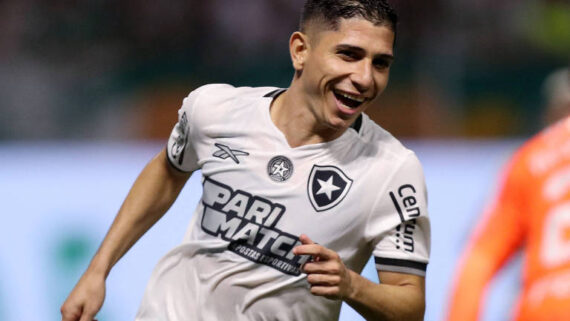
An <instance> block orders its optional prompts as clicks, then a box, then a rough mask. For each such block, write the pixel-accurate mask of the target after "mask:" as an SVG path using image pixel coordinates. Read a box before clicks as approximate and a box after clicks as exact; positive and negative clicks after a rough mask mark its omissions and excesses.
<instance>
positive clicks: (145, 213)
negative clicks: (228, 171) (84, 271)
mask: <svg viewBox="0 0 570 321" xmlns="http://www.w3.org/2000/svg"><path fill="white" fill-rule="evenodd" d="M189 177H190V174H185V173H179V172H176V171H175V170H174V169H173V168H172V167H170V165H169V164H168V163H167V160H166V152H165V151H164V150H163V151H161V152H160V153H159V154H158V155H157V156H155V157H154V158H153V159H152V160H151V161H150V162H149V163H148V164H147V166H146V167H145V168H144V169H143V171H142V172H141V173H140V175H139V176H138V178H137V179H136V181H135V183H134V184H133V186H132V188H131V190H130V191H129V194H128V195H127V197H126V199H125V201H124V202H123V205H122V206H121V208H120V210H119V212H118V214H117V216H116V217H115V220H114V221H113V224H112V225H111V227H110V229H109V231H108V232H107V235H106V236H105V239H104V240H103V242H102V244H101V246H100V247H99V250H98V251H97V253H96V254H95V256H94V257H93V260H92V261H91V264H90V266H89V270H90V271H92V272H97V273H103V274H104V275H105V276H107V275H108V274H109V272H110V270H111V268H112V267H113V266H114V265H115V263H116V262H117V261H118V260H119V259H120V258H121V257H122V256H123V255H124V254H125V253H126V252H127V251H128V250H129V249H130V248H131V246H132V245H133V244H134V243H135V242H136V241H137V240H138V239H139V238H140V237H141V236H142V235H143V234H144V233H145V232H146V231H147V230H148V229H149V228H150V227H151V226H152V225H154V223H156V222H157V221H158V220H159V219H160V218H161V217H162V216H163V215H164V213H166V211H167V210H168V209H169V208H170V206H171V205H172V203H173V202H174V201H175V200H176V198H177V196H178V194H179V193H180V190H181V189H182V187H183V186H184V184H185V183H186V181H187V180H188V178H189Z"/></svg>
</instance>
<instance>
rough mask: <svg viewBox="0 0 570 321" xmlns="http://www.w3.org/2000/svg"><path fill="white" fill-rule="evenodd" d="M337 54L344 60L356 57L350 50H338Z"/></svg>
mask: <svg viewBox="0 0 570 321" xmlns="http://www.w3.org/2000/svg"><path fill="white" fill-rule="evenodd" d="M338 55H339V56H341V57H342V58H344V59H346V60H356V59H358V57H357V55H356V54H355V53H354V52H352V51H347V50H341V51H339V52H338Z"/></svg>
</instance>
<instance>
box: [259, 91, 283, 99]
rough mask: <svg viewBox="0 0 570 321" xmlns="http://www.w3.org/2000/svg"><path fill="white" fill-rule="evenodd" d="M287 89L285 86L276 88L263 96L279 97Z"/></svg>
mask: <svg viewBox="0 0 570 321" xmlns="http://www.w3.org/2000/svg"><path fill="white" fill-rule="evenodd" d="M286 90H287V89H284V88H279V89H275V90H273V91H270V92H268V93H267V94H265V95H264V96H263V97H264V98H273V99H275V98H277V96H279V95H281V94H282V93H284V92H285V91H286Z"/></svg>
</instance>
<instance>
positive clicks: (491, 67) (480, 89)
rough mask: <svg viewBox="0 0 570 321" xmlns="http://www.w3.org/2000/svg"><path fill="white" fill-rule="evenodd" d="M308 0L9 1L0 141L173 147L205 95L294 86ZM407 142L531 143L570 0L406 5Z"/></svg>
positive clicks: (0, 63) (401, 52) (568, 42)
mask: <svg viewBox="0 0 570 321" xmlns="http://www.w3.org/2000/svg"><path fill="white" fill-rule="evenodd" d="M303 2H304V1H303V0H239V1H236V0H209V1H197V0H172V1H168V2H160V1H142V0H120V1H116V0H115V1H111V0H75V1H61V0H59V1H58V0H42V1H40V0H4V1H2V2H0V115H2V116H1V117H0V140H3V141H9V140H46V139H48V140H54V139H66V140H67V139H69V140H76V139H79V140H81V139H95V140H127V139H163V138H165V137H167V136H168V133H169V131H170V129H171V126H172V125H173V124H174V122H175V120H176V117H177V114H176V110H177V109H178V108H179V106H180V104H181V101H182V98H183V97H184V96H186V95H187V93H188V92H189V91H190V90H192V89H194V88H196V87H197V86H200V85H202V84H205V83H210V82H224V83H230V84H233V85H248V86H257V85H272V86H282V87H286V86H287V85H288V84H289V82H290V80H291V77H292V68H291V67H290V61H289V57H288V49H287V44H288V37H289V35H290V34H291V33H292V32H293V31H294V30H296V28H297V22H298V16H299V12H300V8H301V6H302V3H303ZM392 3H393V4H394V5H395V6H396V7H397V9H398V12H399V15H400V25H399V29H398V36H397V37H398V38H397V45H396V46H397V48H396V57H397V58H396V62H395V64H394V66H393V69H392V74H391V83H390V85H389V87H388V90H387V92H386V93H385V97H384V98H385V99H383V100H382V101H381V103H380V106H377V108H374V109H370V111H369V112H368V113H369V114H370V115H371V116H372V117H373V118H374V119H376V120H377V122H378V123H380V124H381V125H382V126H384V127H385V128H387V129H388V130H390V131H392V132H393V133H394V134H396V135H398V136H400V137H410V138H415V137H419V138H438V137H505V136H528V135H530V134H533V133H534V132H536V131H537V130H538V129H539V128H541V127H542V125H543V121H542V117H543V105H542V101H543V100H542V97H541V91H540V88H541V84H542V82H543V80H544V79H545V77H546V76H547V75H548V74H549V73H550V72H551V71H553V70H555V69H557V68H560V67H564V66H567V65H568V64H569V61H570V60H569V59H570V58H569V57H570V2H568V1H566V0H502V1H492V0H479V1H472V0H423V1H412V0H392Z"/></svg>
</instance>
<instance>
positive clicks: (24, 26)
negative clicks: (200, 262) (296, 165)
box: [0, 0, 570, 321]
mask: <svg viewBox="0 0 570 321" xmlns="http://www.w3.org/2000/svg"><path fill="white" fill-rule="evenodd" d="M391 2H392V3H394V4H395V6H396V7H397V8H398V11H399V13H400V26H399V30H398V39H397V50H396V55H397V59H396V62H395V64H394V66H393V68H392V74H391V82H390V85H389V87H388V89H387V91H386V93H385V94H384V100H383V101H382V103H381V105H380V106H377V108H374V109H370V110H369V112H368V113H369V114H370V115H371V116H372V117H373V118H374V119H375V120H376V121H377V122H378V123H379V124H381V125H382V126H383V127H384V128H386V129H388V130H389V131H391V132H392V133H393V134H394V135H395V136H397V137H399V138H401V139H403V140H404V142H405V143H406V144H407V145H409V146H410V147H412V148H413V149H415V150H416V151H417V154H418V156H419V158H420V159H421V160H422V162H423V163H424V166H425V172H426V178H427V184H428V190H429V193H430V195H429V196H430V213H431V216H432V222H433V223H432V224H433V234H432V253H433V257H432V261H431V263H430V265H429V268H428V279H427V292H428V306H427V312H426V320H430V321H431V320H433V321H437V320H442V318H443V313H444V310H445V305H446V302H447V295H448V291H449V286H450V281H451V278H452V274H453V271H454V268H455V264H456V260H457V258H458V256H459V254H460V253H461V250H462V248H463V246H464V243H465V241H466V240H467V237H468V235H469V232H470V230H471V228H472V227H473V225H474V224H475V223H476V222H477V220H478V217H479V214H480V213H481V210H482V208H483V207H484V206H485V204H486V203H487V202H488V201H489V198H490V197H491V196H492V193H493V191H494V190H495V188H496V187H495V186H496V184H495V183H496V180H497V175H498V172H499V170H500V168H501V166H502V165H503V163H504V161H505V160H506V159H507V157H508V156H509V155H510V154H511V152H512V151H513V150H514V149H515V148H516V147H517V146H518V145H519V144H520V142H521V141H522V139H524V138H527V137H529V136H530V135H532V134H533V133H535V132H537V131H538V130H539V129H540V128H541V127H542V126H543V120H542V118H543V111H544V103H543V97H542V93H541V84H542V82H543V80H544V78H545V77H546V76H547V75H548V74H549V73H550V72H551V71H553V70H554V69H556V68H560V67H563V66H567V65H568V63H569V61H570V3H569V2H568V1H566V0H502V1H491V0H479V1H472V0H423V1H411V0H392V1H391ZM302 3H303V0H239V1H236V0H210V1H196V0H184V1H182V0H172V1H168V3H165V2H159V1H136V0H121V1H109V0H91V1H87V0H83V1H81V0H79V1H56V0H44V1H39V0H17V1H16V0H4V1H2V2H0V164H1V165H2V166H0V195H1V196H0V197H1V199H2V206H1V213H2V218H3V223H2V224H0V232H1V234H0V235H1V239H0V241H1V242H0V275H2V276H3V277H2V278H0V320H6V321H16V320H38V319H40V320H58V319H59V306H60V305H61V303H62V302H63V300H64V299H65V297H66V295H67V294H68V292H69V291H70V290H71V288H72V286H73V284H74V283H75V282H76V281H77V279H78V277H79V276H80V274H81V273H82V272H83V270H84V269H85V267H86V265H87V263H88V260H89V258H90V257H91V256H92V255H93V253H94V251H95V250H96V248H97V246H98V243H99V242H100V240H101V239H102V237H103V236H104V233H105V231H106V229H107V227H108V226H109V224H110V223H111V220H112V218H113V216H114V214H115V212H116V211H117V209H118V207H119V206H120V203H121V201H122V199H123V198H124V196H125V195H126V193H127V191H128V188H129V186H130V184H131V183H132V181H133V180H134V178H135V177H136V175H137V173H138V172H139V171H140V170H141V169H142V167H143V166H144V164H145V163H146V162H147V161H148V160H149V159H150V157H151V156H152V155H153V154H154V153H156V152H158V151H159V150H160V148H161V147H162V146H163V144H164V142H165V140H166V138H167V137H168V134H169V132H170V130H171V128H172V125H173V124H174V122H175V121H176V116H177V114H176V111H177V109H178V108H179V106H180V103H181V101H182V98H183V97H185V96H186V95H187V94H188V92H189V91H190V90H192V89H194V88H196V87H197V86H200V85H202V84H205V83H210V82H225V83H230V84H233V85H248V86H256V85H275V86H282V87H286V86H288V83H289V82H290V79H291V77H292V69H291V67H290V62H289V57H288V51H287V40H288V37H289V35H290V33H291V32H292V31H294V30H295V29H296V25H297V20H298V19H297V17H298V15H299V10H300V7H301V6H302ZM199 189H200V184H199V177H197V175H195V176H194V177H193V178H192V179H191V181H190V183H189V184H188V185H187V188H186V189H185V191H184V192H183V194H182V195H181V197H180V198H179V200H178V201H177V203H176V204H175V205H174V207H173V209H172V210H171V212H170V213H169V214H167V216H166V217H165V218H164V219H163V220H162V221H161V222H159V223H158V225H157V226H156V227H155V228H154V229H153V230H151V231H150V232H149V233H148V234H147V235H145V237H143V239H142V240H141V241H140V242H139V243H138V244H137V245H136V246H135V247H134V248H133V250H132V251H131V252H130V253H129V254H127V255H126V256H125V257H124V259H123V261H121V262H120V263H119V264H118V265H117V266H116V268H115V270H114V271H113V273H111V276H110V277H109V279H108V295H107V300H106V304H105V306H104V308H103V310H102V311H101V314H100V318H99V320H103V321H105V320H129V319H132V318H133V315H134V313H135V311H136V309H137V307H138V303H139V301H140V299H141V297H142V292H143V289H144V286H145V284H146V281H147V280H148V277H149V275H150V272H151V270H152V267H153V266H154V264H155V263H156V261H157V260H158V259H159V258H160V256H161V255H162V254H164V253H165V252H166V251H167V250H168V249H170V248H171V247H173V246H174V245H175V244H177V243H178V242H179V241H180V239H181V238H182V235H183V233H184V231H185V228H186V225H187V223H188V221H189V218H190V215H191V213H192V211H193V207H194V204H195V203H196V202H197V194H199V193H197V192H196V191H197V190H199ZM517 273H518V270H517V264H516V260H515V262H514V263H512V264H511V265H510V267H509V268H508V269H507V271H505V272H504V273H502V274H501V275H500V276H499V277H498V279H499V282H497V284H495V285H493V287H492V289H491V291H490V297H489V299H488V305H487V309H486V312H485V320H506V318H507V316H508V314H509V311H510V309H511V306H512V302H513V300H514V295H515V293H516V292H515V291H516V288H517V286H518V285H517V281H516V280H517V279H516V278H517ZM364 274H365V275H367V276H368V277H370V278H371V279H375V276H374V274H375V272H374V271H373V269H371V267H370V266H368V267H367V269H366V270H365V272H364ZM493 298H500V300H494V299H493ZM342 319H343V320H361V318H359V317H358V316H356V315H355V314H354V312H352V311H350V309H344V310H343V314H342Z"/></svg>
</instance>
